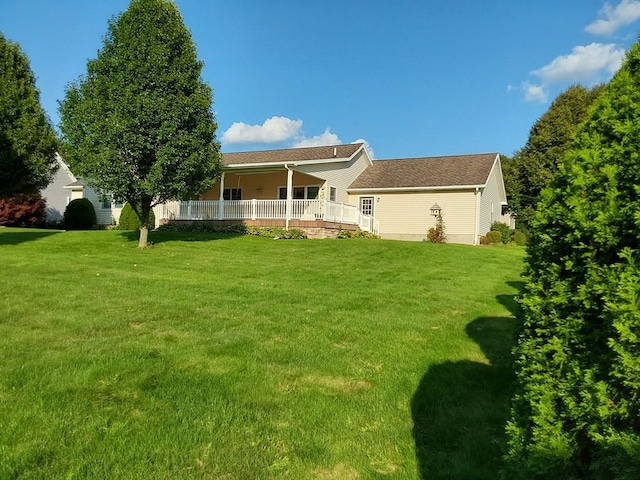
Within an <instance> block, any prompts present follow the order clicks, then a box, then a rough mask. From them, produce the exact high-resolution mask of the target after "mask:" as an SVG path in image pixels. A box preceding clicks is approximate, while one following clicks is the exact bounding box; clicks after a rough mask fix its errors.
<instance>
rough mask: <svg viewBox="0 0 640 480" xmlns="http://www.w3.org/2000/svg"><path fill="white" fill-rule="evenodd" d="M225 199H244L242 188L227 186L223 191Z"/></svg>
mask: <svg viewBox="0 0 640 480" xmlns="http://www.w3.org/2000/svg"><path fill="white" fill-rule="evenodd" d="M222 199H223V200H242V189H241V188H225V189H224V190H223V191H222Z"/></svg>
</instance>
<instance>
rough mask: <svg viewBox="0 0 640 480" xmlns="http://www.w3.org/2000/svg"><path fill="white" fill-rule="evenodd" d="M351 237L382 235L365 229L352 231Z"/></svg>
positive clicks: (375, 236) (376, 236) (378, 236)
mask: <svg viewBox="0 0 640 480" xmlns="http://www.w3.org/2000/svg"><path fill="white" fill-rule="evenodd" d="M351 238H380V235H376V234H375V233H371V232H367V231H365V230H356V231H355V232H352V234H351Z"/></svg>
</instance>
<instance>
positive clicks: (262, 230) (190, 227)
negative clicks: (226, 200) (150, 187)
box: [158, 222, 307, 240]
mask: <svg viewBox="0 0 640 480" xmlns="http://www.w3.org/2000/svg"><path fill="white" fill-rule="evenodd" d="M158 231H159V232H198V233H236V234H240V235H255V236H257V237H267V238H282V239H287V240H291V239H302V238H307V233H306V232H305V231H304V230H301V229H299V228H291V229H289V230H285V229H284V228H282V227H248V226H246V225H243V224H236V225H221V224H218V223H216V222H169V223H166V224H164V225H161V226H160V227H158Z"/></svg>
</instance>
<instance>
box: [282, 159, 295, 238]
mask: <svg viewBox="0 0 640 480" xmlns="http://www.w3.org/2000/svg"><path fill="white" fill-rule="evenodd" d="M284 168H286V169H287V205H286V209H285V227H284V228H285V230H289V220H291V191H292V190H293V170H291V169H290V168H289V165H287V164H286V163H285V164H284Z"/></svg>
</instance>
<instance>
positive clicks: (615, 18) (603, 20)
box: [584, 0, 640, 35]
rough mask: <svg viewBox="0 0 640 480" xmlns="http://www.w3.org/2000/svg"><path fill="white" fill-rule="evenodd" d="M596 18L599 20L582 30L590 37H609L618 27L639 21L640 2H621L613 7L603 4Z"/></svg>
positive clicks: (635, 0)
mask: <svg viewBox="0 0 640 480" xmlns="http://www.w3.org/2000/svg"><path fill="white" fill-rule="evenodd" d="M598 16H599V17H600V18H598V19H597V20H595V21H594V22H592V23H590V24H589V25H587V26H586V27H585V28H584V30H585V31H586V32H587V33H590V34H592V35H611V34H612V33H614V32H615V31H616V30H618V29H619V28H620V27H624V26H625V25H630V24H632V23H633V22H635V21H636V20H638V19H640V1H638V0H622V1H621V2H620V3H619V4H618V5H616V6H615V7H612V6H611V4H610V3H605V4H604V7H602V9H601V10H600V11H599V12H598Z"/></svg>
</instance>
